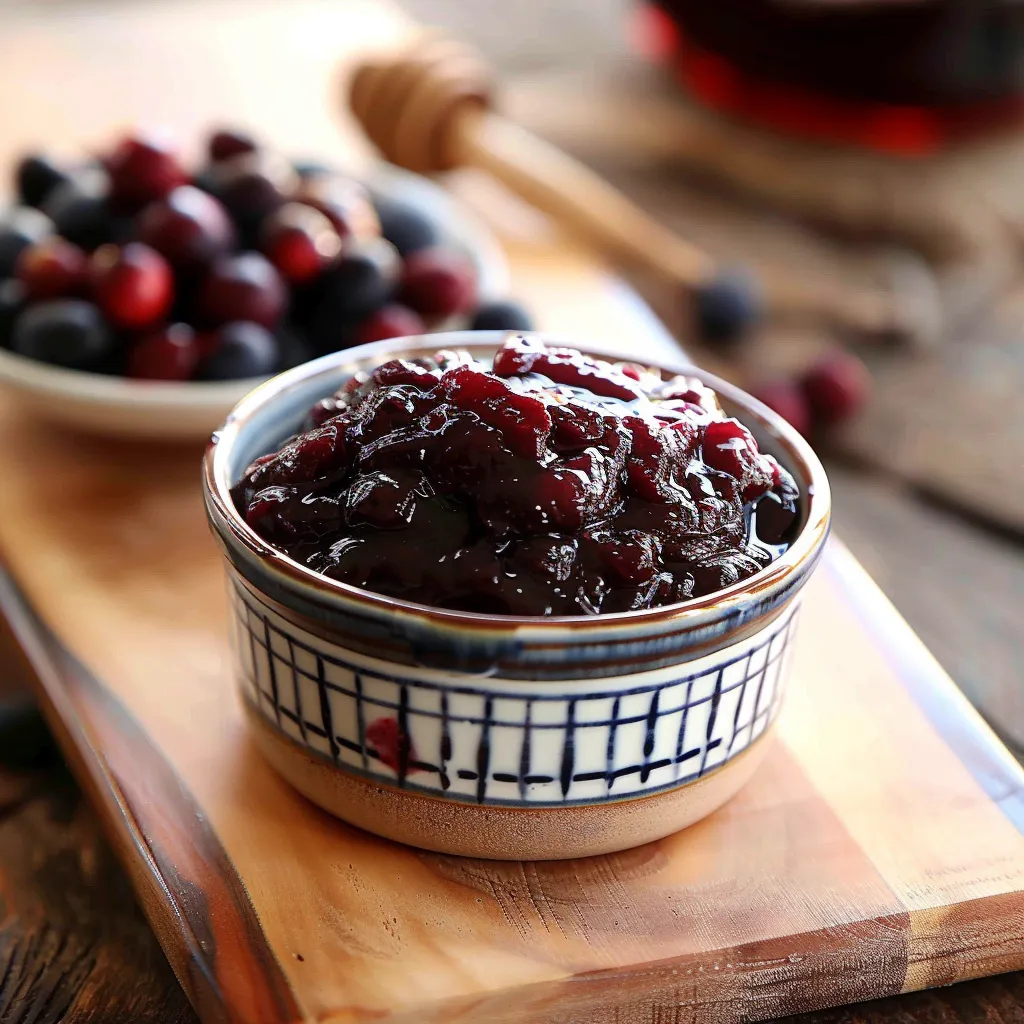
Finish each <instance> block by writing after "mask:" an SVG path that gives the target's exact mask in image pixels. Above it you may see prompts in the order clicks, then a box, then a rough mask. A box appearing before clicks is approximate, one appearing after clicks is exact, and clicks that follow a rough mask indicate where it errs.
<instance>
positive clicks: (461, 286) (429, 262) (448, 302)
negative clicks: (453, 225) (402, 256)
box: [401, 249, 476, 319]
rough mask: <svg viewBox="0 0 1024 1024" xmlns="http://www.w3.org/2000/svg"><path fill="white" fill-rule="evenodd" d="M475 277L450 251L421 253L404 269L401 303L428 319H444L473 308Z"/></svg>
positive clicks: (406, 263) (413, 257)
mask: <svg viewBox="0 0 1024 1024" xmlns="http://www.w3.org/2000/svg"><path fill="white" fill-rule="evenodd" d="M475 298H476V274H475V272H474V270H473V268H472V266H471V265H470V264H469V263H468V262H467V261H466V260H464V259H463V258H462V257H461V256H458V255H456V254H455V253H452V252H449V251H448V250H447V249H422V250H421V251H419V252H416V253H413V254H412V255H411V256H410V257H409V258H408V259H407V260H406V261H405V266H404V267H403V268H402V284H401V299H402V302H404V303H405V304H406V305H407V306H411V307H412V308H413V309H415V310H416V312H417V313H421V314H422V315H423V316H424V317H426V318H428V319H442V318H444V317H448V316H453V315H454V314H456V313H463V312H465V311H466V310H468V309H470V308H472V306H473V302H474V300H475Z"/></svg>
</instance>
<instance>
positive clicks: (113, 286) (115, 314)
mask: <svg viewBox="0 0 1024 1024" xmlns="http://www.w3.org/2000/svg"><path fill="white" fill-rule="evenodd" d="M92 280H93V292H94V294H95V297H96V304H97V305H98V306H99V307H100V309H101V310H103V313H104V314H105V315H106V317H107V319H108V320H109V321H110V322H111V323H112V324H114V325H115V326H117V327H130V328H137V327H147V326H149V325H150V324H153V323H156V322H157V321H158V320H160V319H161V318H162V317H163V316H164V315H165V314H166V313H167V311H168V310H169V309H170V308H171V303H172V302H173V301H174V276H173V275H172V273H171V267H170V264H169V263H168V262H167V260H165V259H164V258H163V256H161V255H160V253H158V252H157V251H156V250H155V249H151V248H150V247H149V246H148V245H143V244H142V242H130V243H129V244H128V245H126V246H123V247H122V248H118V247H117V246H115V245H104V246H101V247H100V248H99V249H97V250H96V252H95V253H94V254H93V257H92Z"/></svg>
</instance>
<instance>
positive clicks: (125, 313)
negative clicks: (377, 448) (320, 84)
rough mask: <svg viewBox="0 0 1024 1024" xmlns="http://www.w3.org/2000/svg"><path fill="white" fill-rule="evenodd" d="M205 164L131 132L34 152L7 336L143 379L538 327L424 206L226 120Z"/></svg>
mask: <svg viewBox="0 0 1024 1024" xmlns="http://www.w3.org/2000/svg"><path fill="white" fill-rule="evenodd" d="M207 154H208V160H207V163H206V165H205V166H204V167H202V168H201V169H199V170H198V171H197V172H195V173H192V172H190V171H189V170H186V168H185V167H184V165H183V164H182V162H181V160H180V159H179V158H178V156H177V155H176V153H175V151H174V150H173V149H172V148H171V147H170V145H169V144H168V142H167V141H166V140H165V139H163V138H161V137H158V136H155V135H144V134H133V135H130V136H128V137H126V138H124V139H123V140H121V142H120V143H119V144H118V145H117V146H116V147H115V148H114V149H112V150H111V151H110V152H108V153H106V154H105V155H104V156H103V157H102V159H100V160H98V161H95V162H93V163H90V164H88V165H86V166H83V167H76V168H62V167H58V166H57V165H55V164H53V163H51V162H50V161H48V160H46V159H44V158H42V157H39V156H30V157H26V158H25V159H23V160H22V161H21V163H20V164H19V165H18V167H17V171H16V176H15V177H16V181H15V184H16V187H17V192H18V198H19V202H20V205H18V206H16V207H14V208H13V209H11V210H9V211H8V212H7V213H6V215H3V216H0V348H10V349H11V350H13V351H14V352H16V353H18V354H19V355H23V356H27V357H29V358H32V359H38V360H41V361H43V362H47V363H53V364H56V365H58V366H63V367H68V368H71V369H76V370H87V371H92V372H95V373H108V374H124V375H127V376H129V377H134V378H138V379H143V380H164V381H186V380H229V379H234V378H240V377H257V376H266V375H269V374H272V373H276V372H278V371H280V370H284V369H288V368H289V367H291V366H295V365H297V364H299V363H302V362H305V361H306V360H308V359H311V358H313V357H314V356H317V355H323V354H326V353H328V352H333V351H336V350H338V349H341V348H347V347H349V346H352V345H358V344H362V343H364V342H369V341H379V340H383V339H385V338H392V337H397V336H400V335H407V334H418V333H422V332H423V331H425V330H429V329H430V328H431V327H432V326H434V325H435V324H437V323H439V322H440V321H443V320H446V319H447V318H449V317H451V316H455V315H459V316H462V317H464V318H465V319H466V320H467V321H468V323H469V326H471V327H472V328H473V329H481V330H482V329H492V328H498V329H510V330H525V329H528V328H529V327H530V326H531V325H530V323H529V317H528V316H527V314H526V313H525V312H524V311H523V310H522V309H521V307H519V306H518V305H516V304H515V303H511V302H491V303H485V304H483V305H480V304H479V303H478V297H477V287H476V280H475V277H474V272H473V268H472V267H471V266H470V265H469V264H468V263H467V262H466V261H465V260H464V259H463V258H462V257H461V256H460V255H458V254H457V253H454V252H451V251H449V250H446V249H445V248H443V247H442V246H441V245H440V232H439V230H438V226H437V225H436V224H435V223H433V222H432V221H431V220H430V219H429V218H427V217H425V216H424V215H423V214H422V213H421V212H420V211H419V210H418V209H417V208H415V207H413V206H410V205H408V204H406V203H404V202H398V201H395V200H392V199H385V198H373V197H371V196H370V195H369V193H368V192H367V191H366V190H365V189H364V188H363V187H362V186H361V185H359V184H357V183H356V182H354V181H352V180H350V179H348V178H345V177H343V176H342V175H339V174H338V173H336V172H334V171H332V170H330V169H328V168H325V167H321V166H319V165H312V164H292V163H289V162H287V161H285V160H282V159H281V158H280V157H278V156H277V155H276V154H274V153H271V152H269V151H267V150H265V149H262V148H261V147H260V146H258V145H257V143H256V142H255V141H254V140H253V139H252V138H250V137H249V136H248V135H245V134H242V133H240V132H226V131H222V132H217V133H216V134H214V135H213V136H212V137H211V138H210V139H209V140H208V144H207Z"/></svg>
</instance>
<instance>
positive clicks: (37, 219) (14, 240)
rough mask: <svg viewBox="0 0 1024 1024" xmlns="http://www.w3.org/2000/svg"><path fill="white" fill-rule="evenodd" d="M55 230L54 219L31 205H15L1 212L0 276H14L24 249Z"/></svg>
mask: <svg viewBox="0 0 1024 1024" xmlns="http://www.w3.org/2000/svg"><path fill="white" fill-rule="evenodd" d="M53 230H54V228H53V221H52V220H50V218H49V217H47V216H46V215H45V214H43V213H40V212H39V211H38V210H33V209H32V207H30V206H15V207H14V208H13V209H10V210H7V211H6V212H5V213H3V214H0V278H7V277H13V276H14V268H15V266H16V265H17V263H18V257H19V256H20V255H21V253H22V251H23V250H24V249H27V248H28V247H29V246H30V245H33V244H35V243H36V242H41V241H42V240H43V239H44V238H46V237H47V236H49V235H52V234H53Z"/></svg>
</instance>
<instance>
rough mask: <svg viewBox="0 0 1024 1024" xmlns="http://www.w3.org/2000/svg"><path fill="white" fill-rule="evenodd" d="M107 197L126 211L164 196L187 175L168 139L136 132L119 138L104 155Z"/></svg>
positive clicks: (181, 183) (182, 181)
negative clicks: (113, 146) (115, 144)
mask: <svg viewBox="0 0 1024 1024" xmlns="http://www.w3.org/2000/svg"><path fill="white" fill-rule="evenodd" d="M105 164H106V168H107V172H108V173H109V175H110V198H111V199H112V200H113V202H114V204H115V205H116V206H119V207H121V208H122V209H126V210H129V211H134V210H138V209H139V208H141V207H143V206H145V205H146V203H151V202H153V200H155V199H163V198H164V196H166V195H169V194H170V193H171V192H173V191H174V190H175V189H176V188H177V187H178V186H179V185H184V184H185V183H186V182H187V181H188V175H187V174H186V173H185V169H184V168H183V167H182V165H181V162H180V161H179V159H178V155H177V153H176V152H175V151H174V149H173V147H172V146H171V145H170V142H169V140H168V139H166V138H164V137H162V136H158V135H152V134H149V135H146V134H141V133H136V134H133V135H129V136H127V137H126V138H124V139H122V140H121V141H120V142H119V143H118V145H117V146H116V147H115V148H114V151H113V152H112V153H111V154H110V155H109V156H108V157H107V159H106V161H105Z"/></svg>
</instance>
